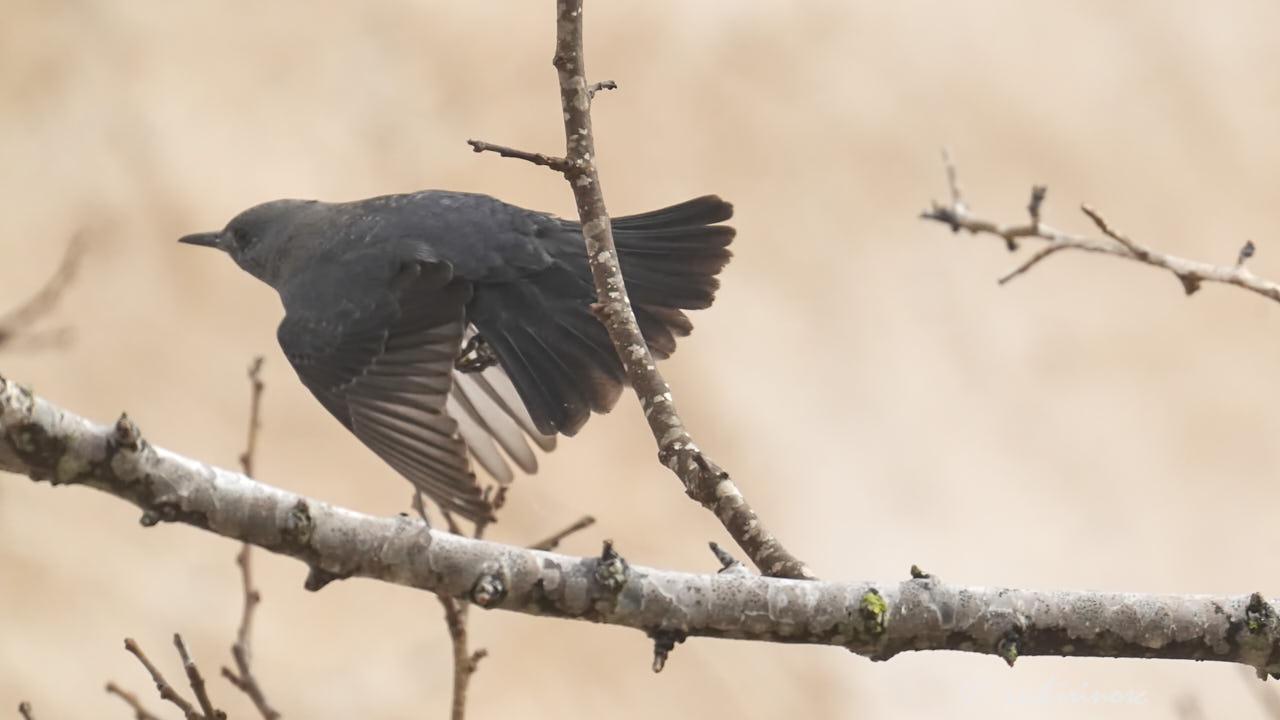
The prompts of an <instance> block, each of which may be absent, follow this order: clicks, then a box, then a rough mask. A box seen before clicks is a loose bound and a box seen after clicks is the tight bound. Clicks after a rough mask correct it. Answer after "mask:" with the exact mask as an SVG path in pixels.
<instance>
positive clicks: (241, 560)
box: [222, 355, 280, 720]
mask: <svg viewBox="0 0 1280 720" xmlns="http://www.w3.org/2000/svg"><path fill="white" fill-rule="evenodd" d="M264 387H265V385H264V384H263V382H262V356H261V355H259V356H257V357H255V358H254V359H253V362H251V363H249V433H248V438H247V439H246V440H245V448H244V452H242V453H240V467H241V468H243V470H244V474H245V475H248V476H250V477H253V458H254V454H255V453H256V451H257V448H258V432H259V430H261V429H262V422H261V420H260V417H261V415H260V413H261V408H262V391H263V389H264ZM252 548H253V546H252V545H250V544H249V543H245V544H244V545H243V546H241V548H240V552H239V553H237V554H236V565H238V566H239V567H240V584H241V586H242V587H243V588H244V607H243V610H241V613H240V627H239V629H238V630H236V642H235V644H234V645H232V646H231V657H232V659H234V660H235V663H236V671H232V670H231V668H229V667H227V666H225V665H223V666H222V676H223V677H225V678H226V679H227V680H228V681H229V682H230V683H231V684H232V685H235V686H236V687H237V688H238V689H239V690H240V691H241V692H243V693H244V694H245V695H248V696H249V699H250V700H251V701H252V702H253V705H254V707H256V708H257V709H258V713H259V714H260V715H262V717H264V718H266V720H277V719H278V718H279V717H280V713H279V712H277V711H276V709H275V708H273V707H271V704H270V703H269V702H267V697H266V694H265V693H264V692H263V691H262V686H261V685H260V684H259V683H258V678H257V677H256V676H255V675H254V674H253V668H252V665H251V659H252V655H253V654H252V652H251V651H250V644H249V641H250V638H252V637H253V633H252V629H253V614H254V610H256V609H257V607H258V603H260V602H262V595H261V593H259V592H258V590H257V588H255V587H254V586H253V568H252V565H251V561H250V558H251V557H252V553H251V550H252ZM237 671H238V672H237Z"/></svg>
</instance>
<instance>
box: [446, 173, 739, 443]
mask: <svg viewBox="0 0 1280 720" xmlns="http://www.w3.org/2000/svg"><path fill="white" fill-rule="evenodd" d="M732 215H733V206H732V205H730V204H729V203H727V202H725V201H723V200H721V199H720V198H718V197H715V196H714V195H707V196H704V197H700V198H695V199H693V200H689V201H687V202H683V203H680V204H679V205H673V206H671V207H667V208H663V209H661V210H654V211H652V212H647V213H643V214H640V215H629V216H627V217H621V218H615V219H614V220H613V239H614V243H615V245H616V246H617V249H618V261H619V263H620V264H621V265H622V275H623V279H624V280H625V281H626V285H627V291H628V294H629V295H630V297H631V303H632V307H633V308H634V309H635V312H636V320H637V321H638V322H639V323H640V330H641V332H642V333H643V334H644V338H645V341H646V342H647V343H648V344H649V348H650V350H651V351H652V352H653V354H654V355H655V356H656V357H659V358H665V357H667V356H669V355H671V353H673V352H675V349H676V338H677V337H680V336H684V335H688V334H689V332H690V331H691V330H692V329H693V323H691V322H690V321H689V318H688V317H687V316H686V315H685V314H684V312H683V311H684V310H696V309H700V308H705V307H709V306H710V305H711V302H712V300H713V299H714V297H715V291H716V289H717V288H718V287H719V285H720V282H719V280H718V279H717V277H716V276H717V275H718V274H719V273H720V270H721V269H722V268H724V266H725V264H726V263H728V262H729V257H730V252H729V247H728V246H729V243H730V242H732V240H733V235H734V231H733V228H731V227H728V226H725V225H718V224H717V223H720V222H723V221H725V220H728V219H729V218H730V217H731V216H732ZM557 228H558V231H557V232H553V233H551V234H550V235H549V236H547V237H544V239H543V240H544V243H545V244H546V248H547V250H548V252H550V253H551V255H552V256H553V257H554V258H555V259H556V260H557V261H558V262H556V263H553V264H552V265H551V266H550V267H548V268H547V269H546V270H543V271H541V272H539V273H537V274H534V275H531V276H527V277H525V278H522V279H521V281H519V282H508V283H499V284H493V285H484V286H483V287H480V286H478V287H477V292H476V293H475V295H474V297H473V300H472V307H471V317H472V319H473V322H474V323H475V324H476V326H477V327H478V328H479V330H480V333H481V335H483V336H484V337H485V339H486V340H487V341H488V342H489V344H490V345H491V346H492V348H493V350H494V352H495V354H496V355H497V356H498V360H499V362H500V363H501V365H502V367H503V368H504V369H505V370H506V371H507V374H508V376H510V378H511V381H512V382H513V383H514V385H515V387H516V390H517V391H518V392H519V394H520V398H521V400H523V401H524V404H525V407H526V408H528V410H529V415H530V417H531V418H532V419H533V421H534V424H535V425H537V427H538V430H539V431H541V432H542V433H544V434H547V435H550V434H554V433H556V432H560V433H564V434H565V435H573V434H574V433H576V432H577V431H578V429H579V428H581V427H582V425H583V423H585V422H586V421H587V418H589V417H590V416H591V412H592V411H595V412H608V411H609V410H610V409H612V408H613V405H614V403H616V402H617V400H618V395H619V393H621V391H622V387H623V385H625V383H626V375H625V373H624V372H623V369H622V364H621V362H619V360H618V357H617V355H616V354H615V353H614V350H613V345H612V344H611V343H610V341H609V336H608V334H607V333H606V331H605V329H604V326H603V325H601V324H600V321H599V320H597V319H596V318H595V316H594V315H592V313H591V310H590V305H591V303H593V302H595V300H596V296H595V288H594V286H593V284H592V281H591V270H590V268H589V266H588V264H587V256H586V250H585V248H584V246H583V240H582V231H581V229H580V226H579V225H578V223H576V222H569V221H566V220H561V221H558V225H557Z"/></svg>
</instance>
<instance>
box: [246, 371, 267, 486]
mask: <svg viewBox="0 0 1280 720" xmlns="http://www.w3.org/2000/svg"><path fill="white" fill-rule="evenodd" d="M263 387H264V385H263V384H262V356H261V355H258V356H256V357H254V358H253V362H251V363H249V433H248V435H249V437H248V439H246V440H245V443H244V452H242V453H240V467H241V468H242V469H243V470H244V474H245V475H248V476H249V477H253V455H254V452H255V451H256V450H257V448H258V432H259V431H260V430H261V429H262V421H261V419H260V415H259V412H260V410H261V407H262V390H263Z"/></svg>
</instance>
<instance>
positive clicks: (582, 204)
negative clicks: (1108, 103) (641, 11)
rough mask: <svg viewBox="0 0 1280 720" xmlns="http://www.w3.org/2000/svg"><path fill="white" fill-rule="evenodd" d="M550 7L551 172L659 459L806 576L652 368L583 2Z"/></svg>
mask: <svg viewBox="0 0 1280 720" xmlns="http://www.w3.org/2000/svg"><path fill="white" fill-rule="evenodd" d="M556 10H557V14H556V54H555V59H554V61H553V64H554V65H555V68H556V72H557V73H558V75H559V79H560V104H561V108H562V109H563V111H564V131H565V158H564V160H565V162H564V163H563V164H562V165H554V164H552V167H555V168H556V169H560V170H562V172H563V173H564V175H565V178H566V179H568V181H569V184H570V186H572V187H573V197H574V200H575V202H576V204H577V208H578V217H579V219H580V220H581V222H582V234H583V236H585V238H586V243H587V258H588V261H589V262H590V265H591V274H592V277H593V279H594V281H595V286H596V294H597V296H598V298H599V303H598V304H597V305H596V307H595V310H596V314H597V316H598V317H599V318H600V321H601V322H603V323H604V326H605V328H607V329H608V331H609V338H610V339H611V340H612V341H613V346H614V350H615V351H616V352H617V353H618V357H619V358H620V359H621V360H622V365H623V367H624V368H625V369H626V372H627V378H628V380H629V381H630V382H631V387H632V388H633V389H634V390H635V393H636V396H637V397H638V398H639V399H640V406H641V408H642V409H643V410H644V414H645V417H646V418H647V419H648V421H649V429H650V430H651V431H652V432H653V437H654V440H655V441H657V443H658V458H659V460H660V461H661V462H662V464H664V465H666V466H667V467H668V468H670V469H671V471H672V472H673V473H675V474H676V475H677V476H678V477H679V478H680V480H681V481H682V482H683V483H684V486H685V492H687V493H688V495H689V496H690V497H692V498H693V499H694V500H697V501H698V502H699V503H701V504H702V505H703V506H704V507H706V508H707V509H709V510H711V511H712V512H714V513H715V515H716V517H717V518H719V520H720V522H721V523H722V524H723V525H724V526H725V529H726V530H728V531H729V534H730V535H731V536H732V537H733V539H734V540H735V541H736V542H737V543H738V546H739V547H741V548H742V550H743V552H745V553H746V554H747V556H748V557H750V558H751V560H752V562H754V563H755V564H756V567H758V568H760V571H761V572H763V573H764V574H766V575H772V576H774V577H789V578H812V577H814V575H813V572H812V571H811V570H809V568H808V567H807V566H806V565H805V564H804V563H803V562H801V561H800V559H799V558H797V557H795V556H794V555H792V554H791V553H790V552H788V551H787V549H786V548H785V547H783V545H782V543H781V542H780V541H779V540H778V539H777V537H775V536H774V535H773V533H771V532H770V531H769V530H768V529H767V528H766V527H765V525H764V523H763V522H762V521H761V520H760V518H759V516H758V515H756V512H755V510H753V509H752V507H751V505H750V504H749V503H748V502H747V500H746V498H745V497H743V495H742V492H741V491H739V490H738V487H737V485H736V484H735V483H734V482H733V479H732V478H730V477H729V473H727V472H725V471H724V470H723V469H721V468H720V467H719V466H718V465H716V464H715V463H714V462H712V461H711V459H710V458H708V457H706V456H705V455H703V453H702V450H701V449H699V448H698V446H697V445H696V444H694V442H693V438H692V436H690V434H689V431H688V430H687V429H686V428H685V426H684V422H683V421H682V420H681V418H680V414H679V412H677V410H676V405H675V400H674V399H673V398H672V395H671V388H670V386H668V385H667V381H666V380H665V379H663V377H662V373H661V372H659V371H658V368H657V366H656V365H655V364H654V361H653V354H652V353H650V352H649V346H648V344H646V343H645V341H644V336H643V335H642V334H641V332H640V325H639V323H637V322H636V316H635V312H634V311H633V310H632V308H631V301H630V299H629V298H628V297H627V288H626V286H625V285H624V284H623V281H622V269H621V267H620V266H619V265H618V253H617V250H616V249H615V247H614V243H613V230H612V227H611V225H610V222H609V212H608V210H606V208H605V204H604V194H603V192H602V190H601V188H600V175H599V172H598V171H597V169H596V163H595V158H596V151H595V141H594V139H593V135H592V130H591V98H592V96H593V95H594V94H595V90H594V87H593V86H592V85H590V84H589V83H588V82H587V77H586V66H585V62H584V59H583V50H582V0H559V2H557V3H556ZM473 147H475V146H474V144H473ZM477 150H479V148H477ZM544 164H548V163H544Z"/></svg>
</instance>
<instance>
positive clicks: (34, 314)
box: [0, 235, 84, 347]
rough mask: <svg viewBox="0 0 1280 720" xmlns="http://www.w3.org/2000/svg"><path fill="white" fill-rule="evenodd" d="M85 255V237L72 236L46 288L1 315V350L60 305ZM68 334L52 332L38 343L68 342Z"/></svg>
mask: <svg viewBox="0 0 1280 720" xmlns="http://www.w3.org/2000/svg"><path fill="white" fill-rule="evenodd" d="M83 254H84V240H83V238H81V236H79V235H75V236H72V238H71V242H69V243H67V249H66V251H65V252H63V254H62V260H61V262H59V263H58V267H57V269H55V270H54V271H53V274H52V275H50V276H49V279H48V280H46V281H45V284H44V286H43V287H41V288H40V289H39V290H37V291H36V293H35V294H34V295H32V296H31V297H29V298H27V300H26V301H25V302H23V303H22V304H21V305H19V306H18V307H16V308H14V309H13V310H10V311H9V312H7V313H5V314H4V315H0V347H3V346H4V345H6V344H7V343H9V342H10V341H12V340H13V339H14V338H15V337H18V336H19V335H20V333H21V331H24V330H26V329H27V327H28V326H29V325H31V324H32V323H34V322H35V321H36V320H39V319H40V318H41V317H43V316H44V315H47V314H48V313H49V312H50V311H51V310H53V308H54V306H56V305H57V304H58V300H59V299H60V298H61V297H62V293H63V291H64V290H66V289H67V286H68V285H70V284H71V281H72V280H73V279H75V275H76V270H77V268H78V267H79V265H80V258H81V256H82V255H83ZM69 332H70V331H69V330H68V329H67V328H59V329H58V330H55V331H53V332H50V333H43V334H42V337H43V338H44V341H42V342H41V343H37V344H43V343H44V342H49V343H50V344H61V343H63V342H65V341H66V338H67V337H68V333H69ZM33 342H34V340H30V339H29V340H28V344H32V343H33Z"/></svg>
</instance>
